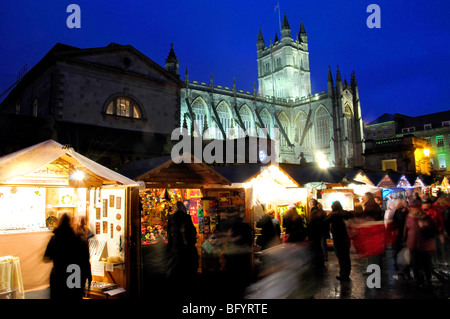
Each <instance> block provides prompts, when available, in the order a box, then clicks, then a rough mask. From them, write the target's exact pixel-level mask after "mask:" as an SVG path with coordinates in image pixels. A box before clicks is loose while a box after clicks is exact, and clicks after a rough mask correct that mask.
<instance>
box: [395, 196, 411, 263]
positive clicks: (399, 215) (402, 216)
mask: <svg viewBox="0 0 450 319" xmlns="http://www.w3.org/2000/svg"><path fill="white" fill-rule="evenodd" d="M406 216H408V208H407V207H406V202H405V201H404V200H400V201H399V202H398V203H397V207H396V209H395V212H394V216H393V217H392V229H393V231H394V235H395V238H394V243H393V249H394V269H395V270H399V269H398V264H397V257H398V254H399V253H400V251H401V250H402V249H403V247H404V246H405V242H404V236H403V231H404V229H405V221H406ZM401 271H404V269H403V270H401Z"/></svg>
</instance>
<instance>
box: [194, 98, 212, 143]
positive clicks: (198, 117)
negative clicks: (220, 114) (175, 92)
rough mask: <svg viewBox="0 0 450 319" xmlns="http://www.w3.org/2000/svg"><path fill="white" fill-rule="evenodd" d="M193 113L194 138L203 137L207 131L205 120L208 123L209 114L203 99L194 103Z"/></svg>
mask: <svg viewBox="0 0 450 319" xmlns="http://www.w3.org/2000/svg"><path fill="white" fill-rule="evenodd" d="M192 112H193V113H194V128H193V129H194V134H193V135H194V136H202V135H203V131H204V129H205V120H206V123H207V121H208V115H207V114H208V112H207V109H206V105H205V103H204V102H203V100H202V99H201V98H199V99H196V100H195V101H194V103H192Z"/></svg>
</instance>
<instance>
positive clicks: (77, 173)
mask: <svg viewBox="0 0 450 319" xmlns="http://www.w3.org/2000/svg"><path fill="white" fill-rule="evenodd" d="M71 177H72V179H74V180H77V181H82V180H83V179H84V172H83V171H79V170H77V171H75V173H73V174H72V176H71Z"/></svg>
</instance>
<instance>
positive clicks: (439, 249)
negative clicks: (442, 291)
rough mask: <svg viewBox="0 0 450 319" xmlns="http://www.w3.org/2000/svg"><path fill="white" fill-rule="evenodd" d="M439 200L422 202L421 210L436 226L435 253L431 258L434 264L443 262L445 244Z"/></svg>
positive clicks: (441, 209)
mask: <svg viewBox="0 0 450 319" xmlns="http://www.w3.org/2000/svg"><path fill="white" fill-rule="evenodd" d="M440 202H441V200H440V199H439V198H437V199H436V201H435V202H433V201H432V200H431V199H426V200H424V201H422V210H423V212H424V213H425V214H427V215H428V216H430V217H431V218H432V219H433V221H434V222H435V224H436V226H437V233H436V236H435V238H434V243H435V253H434V256H433V260H434V262H435V263H436V262H445V259H444V250H443V244H444V243H445V236H444V228H445V225H444V216H443V215H442V212H443V207H441V205H440V204H439V203H440Z"/></svg>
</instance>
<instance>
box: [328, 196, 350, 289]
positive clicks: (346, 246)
mask: <svg viewBox="0 0 450 319" xmlns="http://www.w3.org/2000/svg"><path fill="white" fill-rule="evenodd" d="M331 209H332V211H331V213H330V214H329V215H328V216H327V217H326V218H325V219H324V222H325V223H329V224H331V233H332V235H333V246H334V250H335V252H336V256H337V258H338V261H339V268H340V269H339V276H336V278H337V279H338V280H340V281H348V280H350V271H351V260H350V239H349V237H348V233H347V227H346V224H345V221H346V220H348V219H350V218H352V217H353V214H352V213H350V212H348V211H345V210H343V209H342V205H341V203H340V202H339V201H335V202H333V204H331Z"/></svg>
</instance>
